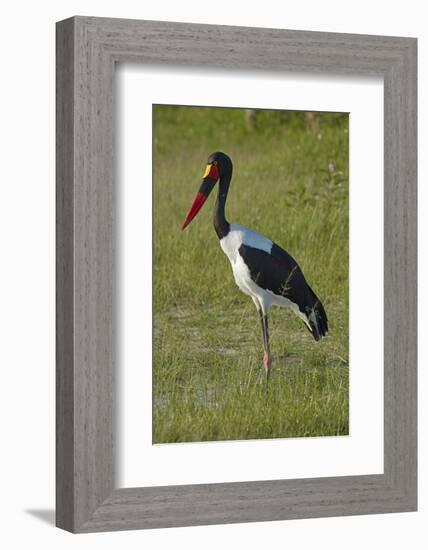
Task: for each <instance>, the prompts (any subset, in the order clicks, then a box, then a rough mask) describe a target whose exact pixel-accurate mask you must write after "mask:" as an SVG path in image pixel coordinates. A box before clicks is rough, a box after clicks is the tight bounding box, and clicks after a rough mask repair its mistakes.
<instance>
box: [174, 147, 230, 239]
mask: <svg viewBox="0 0 428 550" xmlns="http://www.w3.org/2000/svg"><path fill="white" fill-rule="evenodd" d="M231 177H232V161H231V160H230V158H229V157H228V156H227V155H226V154H225V153H221V152H220V151H217V152H216V153H211V155H210V156H209V157H208V160H207V167H206V169H205V173H204V175H203V179H202V184H201V186H200V188H199V191H198V193H197V195H196V197H195V199H194V201H193V204H192V206H191V207H190V210H189V212H188V213H187V216H186V219H185V220H184V222H183V225H182V226H181V228H182V229H185V228H186V227H187V226H188V225H189V223H190V222H191V221H192V220H193V218H194V217H195V216H196V214H197V213H198V212H199V210H200V209H201V208H202V205H203V204H204V202H205V201H206V200H207V198H208V195H209V194H210V193H211V191H212V190H213V189H214V186H215V184H216V183H217V182H218V181H219V180H220V182H221V181H223V182H230V178H231ZM223 178H226V179H223Z"/></svg>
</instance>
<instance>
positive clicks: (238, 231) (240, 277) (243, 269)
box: [220, 225, 274, 313]
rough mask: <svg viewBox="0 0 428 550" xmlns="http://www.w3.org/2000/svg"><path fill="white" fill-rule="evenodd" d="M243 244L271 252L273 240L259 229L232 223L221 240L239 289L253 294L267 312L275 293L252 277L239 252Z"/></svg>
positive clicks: (257, 304)
mask: <svg viewBox="0 0 428 550" xmlns="http://www.w3.org/2000/svg"><path fill="white" fill-rule="evenodd" d="M241 244H246V245H248V246H252V247H253V248H259V249H260V250H264V251H265V252H268V253H270V251H271V249H272V241H271V240H269V239H267V238H266V237H264V236H263V235H260V233H257V231H253V230H252V229H248V228H246V227H243V226H241V225H231V226H230V231H229V233H228V234H227V235H226V237H223V238H222V239H221V240H220V245H221V248H222V249H223V252H224V253H225V254H226V256H227V257H228V258H229V261H230V264H231V266H232V271H233V276H234V278H235V282H236V284H237V285H238V287H239V289H240V290H242V292H244V293H245V294H247V295H248V296H251V298H252V299H253V300H254V303H255V304H256V306H257V308H258V309H260V308H261V309H262V310H263V312H264V313H267V312H268V310H269V308H270V306H271V305H272V303H273V301H274V295H273V294H272V293H271V292H269V291H267V290H264V289H263V288H260V287H259V286H257V285H256V283H255V282H254V281H253V280H252V279H251V274H250V270H249V269H248V267H247V266H246V264H245V262H244V260H243V259H242V257H241V255H240V254H239V247H240V246H241Z"/></svg>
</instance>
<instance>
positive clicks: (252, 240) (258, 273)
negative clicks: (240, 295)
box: [182, 152, 328, 378]
mask: <svg viewBox="0 0 428 550" xmlns="http://www.w3.org/2000/svg"><path fill="white" fill-rule="evenodd" d="M232 169H233V166H232V161H231V160H230V158H229V157H228V156H227V155H226V154H225V153H221V152H216V153H212V154H211V155H210V156H209V157H208V161H207V167H206V170H205V173H204V176H203V181H202V184H201V186H200V189H199V192H198V193H197V195H196V197H195V199H194V201H193V204H192V206H191V207H190V210H189V212H188V214H187V216H186V219H185V220H184V223H183V225H182V229H185V228H186V227H187V226H188V225H189V223H190V222H191V221H192V220H193V218H194V217H195V216H196V214H197V213H198V212H199V210H200V209H201V208H202V205H203V204H204V202H205V201H206V200H207V198H208V196H209V194H210V193H211V191H212V190H213V188H214V186H215V184H216V183H217V181H219V182H220V183H219V190H218V195H217V201H216V204H215V208H214V229H215V231H216V233H217V235H218V238H219V239H220V245H221V248H222V249H223V252H224V253H225V254H226V256H227V257H228V258H229V261H230V263H231V265H232V271H233V275H234V277H235V282H236V284H237V285H238V287H239V288H240V289H241V290H242V292H244V293H245V294H248V295H249V296H251V298H252V299H253V302H254V304H255V305H256V308H257V311H258V312H259V315H260V321H261V325H262V333H263V347H264V356H263V365H264V368H265V372H266V377H267V378H269V374H270V368H271V363H272V357H271V354H270V348H269V331H268V317H267V316H268V312H269V309H270V308H271V306H272V305H276V306H280V307H289V308H291V309H292V310H293V311H294V313H296V314H297V315H298V316H299V317H300V318H301V319H302V320H303V321H304V323H305V324H306V326H307V328H308V329H309V331H310V332H311V334H312V335H313V337H314V338H315V340H317V341H318V340H320V339H321V338H322V337H324V336H327V333H328V324H327V315H326V313H325V310H324V307H323V305H322V303H321V302H320V300H319V299H318V297H317V296H316V294H315V292H314V291H313V290H312V289H311V287H310V286H309V285H308V283H307V282H306V279H305V277H304V275H303V273H302V271H301V269H300V267H299V266H298V265H297V263H296V261H295V260H294V259H293V258H292V257H291V256H290V254H288V252H286V251H285V250H283V249H282V248H281V247H279V246H278V245H277V244H275V243H273V242H272V241H271V240H270V239H268V238H267V237H264V236H263V235H261V234H260V233H258V232H257V231H253V230H252V229H248V228H247V227H243V226H242V225H235V224H230V223H229V222H228V221H227V220H226V217H225V212H224V210H225V205H226V199H227V194H228V191H229V186H230V181H231V179H232Z"/></svg>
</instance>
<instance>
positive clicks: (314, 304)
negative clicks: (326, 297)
mask: <svg viewBox="0 0 428 550" xmlns="http://www.w3.org/2000/svg"><path fill="white" fill-rule="evenodd" d="M239 254H240V256H241V258H242V259H243V261H244V262H245V264H246V265H247V267H248V269H249V271H250V275H251V279H252V280H253V281H254V282H255V283H256V285H258V286H259V287H261V288H263V289H265V290H267V291H270V292H272V293H273V294H274V296H275V297H277V298H278V302H280V301H281V300H280V299H281V298H285V300H284V303H286V301H287V300H289V301H290V302H291V303H292V304H294V305H296V306H297V307H298V308H299V311H300V313H301V314H302V315H303V316H304V317H305V318H306V320H307V323H308V326H309V327H310V330H311V332H312V335H313V337H314V338H315V340H319V339H320V338H322V337H323V336H326V335H327V332H328V321H327V315H326V313H325V310H324V307H323V305H322V303H321V302H320V300H319V299H318V297H317V296H316V294H315V293H314V291H313V290H312V289H311V287H310V286H309V285H308V283H307V282H306V279H305V277H304V275H303V273H302V270H301V269H300V267H299V266H298V265H297V262H296V261H295V260H294V259H293V258H292V257H291V256H290V254H288V253H287V252H286V251H285V250H283V249H282V248H281V247H279V246H278V245H276V244H275V243H273V244H272V248H271V250H270V252H268V251H266V250H261V249H260V248H255V247H252V246H249V245H248V244H244V243H243V244H241V246H240V247H239Z"/></svg>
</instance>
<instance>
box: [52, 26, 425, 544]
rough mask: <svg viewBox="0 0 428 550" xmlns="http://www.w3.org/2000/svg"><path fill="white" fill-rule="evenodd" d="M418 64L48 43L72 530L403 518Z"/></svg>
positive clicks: (172, 35)
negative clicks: (53, 83)
mask: <svg viewBox="0 0 428 550" xmlns="http://www.w3.org/2000/svg"><path fill="white" fill-rule="evenodd" d="M416 114H417V107H416V39H413V38H402V37H384V36H364V35H346V34H333V33H318V32H306V31H289V30H277V29H257V28H241V27H227V26H213V25H195V24H183V23H169V22H153V21H134V20H121V19H102V18H90V17H89V18H88V17H73V18H71V19H67V20H65V21H61V22H59V23H58V24H57V495H56V496H57V525H58V527H61V528H63V529H66V530H69V531H72V532H76V533H77V532H79V533H81V532H93V531H106V530H121V529H142V528H161V527H172V526H185V525H205V524H215V523H234V522H250V521H272V520H283V519H291V518H310V517H322V516H325V517H327V516H338V515H355V514H372V513H386V512H404V511H414V510H416V507H417V453H416V449H417V446H416V443H417V432H416V428H417V424H416V420H417V419H416V395H417V391H416V390H417V387H416V382H417V378H416V353H417V350H416V296H417V292H416V154H417V151H416V147H417V141H416Z"/></svg>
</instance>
